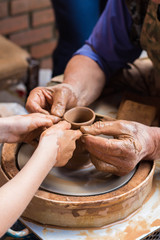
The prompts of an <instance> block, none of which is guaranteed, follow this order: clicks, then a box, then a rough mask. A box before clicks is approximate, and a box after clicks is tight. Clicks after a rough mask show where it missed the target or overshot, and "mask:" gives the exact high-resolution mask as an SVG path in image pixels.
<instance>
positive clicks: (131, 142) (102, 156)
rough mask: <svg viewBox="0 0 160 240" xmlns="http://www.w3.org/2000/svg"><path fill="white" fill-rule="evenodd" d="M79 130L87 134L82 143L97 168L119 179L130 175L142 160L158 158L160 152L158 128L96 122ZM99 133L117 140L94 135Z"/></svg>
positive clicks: (127, 123)
mask: <svg viewBox="0 0 160 240" xmlns="http://www.w3.org/2000/svg"><path fill="white" fill-rule="evenodd" d="M80 130H81V131H82V132H83V133H85V134H84V135H83V136H82V141H83V142H84V144H85V148H86V149H87V150H88V151H89V153H90V156H91V161H92V163H93V164H94V165H95V167H96V168H97V169H98V170H100V171H106V172H111V173H113V174H116V175H118V176H123V175H125V174H127V173H129V172H130V171H131V170H132V169H134V167H135V166H136V165H137V164H138V162H140V161H141V160H142V159H145V160H153V159H155V157H157V156H158V155H159V152H160V147H159V134H158V133H160V130H159V128H157V127H148V126H146V125H143V124H140V123H137V122H132V121H124V120H116V121H107V122H96V123H94V124H93V125H91V126H83V127H81V129H80ZM157 131H158V132H157ZM100 134H104V135H108V136H114V138H113V139H108V138H103V137H101V136H93V135H100Z"/></svg>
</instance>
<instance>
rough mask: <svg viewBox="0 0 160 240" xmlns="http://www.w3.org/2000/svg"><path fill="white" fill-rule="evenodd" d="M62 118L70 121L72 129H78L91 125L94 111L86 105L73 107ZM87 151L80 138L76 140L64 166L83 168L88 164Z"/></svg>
mask: <svg viewBox="0 0 160 240" xmlns="http://www.w3.org/2000/svg"><path fill="white" fill-rule="evenodd" d="M64 120H66V121H67V122H69V123H71V126H72V129H74V130H75V129H80V127H81V126H88V125H91V124H92V123H93V122H94V120H95V113H94V111H93V110H92V109H90V108H87V107H75V108H72V109H70V110H68V111H67V112H66V113H65V114H64ZM90 164H91V162H90V159H89V153H88V152H87V151H86V150H85V148H84V145H83V143H82V142H81V140H80V139H79V140H77V141H76V149H75V151H74V153H73V156H72V158H71V159H70V160H69V162H68V163H67V164H66V166H65V167H67V168H70V169H80V168H85V167H87V166H88V165H90Z"/></svg>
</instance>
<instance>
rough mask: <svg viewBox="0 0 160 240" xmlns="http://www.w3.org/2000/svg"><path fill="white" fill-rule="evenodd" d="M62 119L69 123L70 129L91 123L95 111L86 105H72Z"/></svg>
mask: <svg viewBox="0 0 160 240" xmlns="http://www.w3.org/2000/svg"><path fill="white" fill-rule="evenodd" d="M64 120H66V121H67V122H69V123H71V125H72V129H80V127H81V126H88V125H91V124H92V123H93V122H94V120H95V113H94V111H93V110H92V109H90V108H87V107H74V108H71V109H70V110H68V111H67V112H66V113H65V114H64Z"/></svg>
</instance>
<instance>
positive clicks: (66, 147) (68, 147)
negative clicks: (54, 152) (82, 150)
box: [55, 130, 82, 167]
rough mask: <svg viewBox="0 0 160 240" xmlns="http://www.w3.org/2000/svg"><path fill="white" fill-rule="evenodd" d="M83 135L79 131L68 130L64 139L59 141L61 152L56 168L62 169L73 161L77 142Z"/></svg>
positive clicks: (59, 152)
mask: <svg viewBox="0 0 160 240" xmlns="http://www.w3.org/2000/svg"><path fill="white" fill-rule="evenodd" d="M81 135H82V133H81V131H79V130H67V131H65V133H64V139H62V138H61V139H59V141H58V145H59V151H58V156H57V163H56V165H55V166H56V167H62V166H65V165H66V164H67V162H68V161H69V160H70V159H71V157H72V155H73V152H74V150H75V148H76V140H78V139H79V138H80V137H81Z"/></svg>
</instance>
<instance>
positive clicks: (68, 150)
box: [39, 121, 82, 167]
mask: <svg viewBox="0 0 160 240" xmlns="http://www.w3.org/2000/svg"><path fill="white" fill-rule="evenodd" d="M70 127H71V125H70V123H68V122H66V121H61V122H59V123H57V124H55V125H53V126H52V127H50V128H48V129H47V130H46V131H44V132H43V133H42V134H41V137H40V146H39V147H42V145H43V148H45V151H46V154H47V156H46V158H48V157H49V156H52V158H53V157H54V158H56V163H55V164H54V166H55V167H62V166H64V165H66V164H67V162H68V160H69V159H70V158H71V157H72V155H73V152H74V150H75V147H76V140H77V139H79V138H80V137H81V135H82V133H81V131H79V130H71V129H70Z"/></svg>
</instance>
